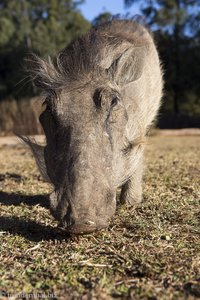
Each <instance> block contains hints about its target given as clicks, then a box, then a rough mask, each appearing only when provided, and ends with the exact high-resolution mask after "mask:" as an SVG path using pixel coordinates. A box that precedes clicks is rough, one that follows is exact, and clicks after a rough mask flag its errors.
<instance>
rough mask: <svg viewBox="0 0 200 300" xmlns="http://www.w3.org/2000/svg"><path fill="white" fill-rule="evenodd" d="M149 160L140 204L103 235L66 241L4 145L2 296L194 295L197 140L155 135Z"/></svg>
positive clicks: (29, 171) (198, 286) (31, 169)
mask: <svg viewBox="0 0 200 300" xmlns="http://www.w3.org/2000/svg"><path fill="white" fill-rule="evenodd" d="M146 152H147V168H146V175H145V184H144V202H143V204H142V205H140V206H139V207H138V208H137V209H136V210H135V211H131V210H127V209H126V208H125V207H121V208H119V209H118V211H117V213H116V216H115V217H114V218H113V220H112V221H111V223H110V226H109V228H108V229H107V230H104V231H101V232H97V233H94V234H90V235H87V236H79V237H69V236H67V235H66V234H64V233H63V232H60V231H59V229H58V228H57V227H56V225H57V224H56V222H55V221H54V220H53V218H52V217H51V216H50V214H49V211H48V200H47V198H46V197H45V195H46V194H47V193H48V192H49V191H50V189H51V188H50V187H49V186H48V185H47V184H46V183H44V182H43V181H42V180H41V178H40V176H39V174H38V172H37V170H36V167H35V164H34V162H33V159H32V157H31V155H30V154H29V152H28V151H27V149H25V148H23V147H22V146H15V147H12V146H7V147H5V146H4V147H2V149H1V152H0V165H1V169H0V170H1V171H0V172H1V174H0V190H1V192H0V204H1V206H0V209H1V214H0V239H1V243H0V249H1V250H0V290H1V291H2V292H4V294H6V293H10V295H12V296H13V298H12V299H16V298H17V297H19V298H20V296H19V293H22V292H24V293H26V294H25V295H24V299H26V298H28V296H30V295H29V294H28V293H38V295H37V296H38V297H39V296H41V295H42V294H39V293H45V295H46V296H45V295H44V294H43V296H45V297H46V298H47V297H48V296H49V297H54V298H55V299H113V298H118V299H149V300H156V299H159V300H160V299H166V300H169V299H195V298H198V297H200V230H199V228H200V227H199V226H200V215H199V204H200V194H199V192H200V191H199V186H200V160H199V157H200V137H198V136H196V137H164V136H163V137H162V136H161V137H159V136H155V137H152V138H151V139H150V145H149V146H148V149H147V151H146ZM48 293H52V294H53V295H52V294H48ZM2 294H3V293H2ZM21 296H22V295H21ZM0 298H3V296H2V297H1V296H0ZM19 298H18V299H19ZM21 298H22V297H21Z"/></svg>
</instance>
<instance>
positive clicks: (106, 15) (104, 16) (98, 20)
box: [92, 12, 112, 26]
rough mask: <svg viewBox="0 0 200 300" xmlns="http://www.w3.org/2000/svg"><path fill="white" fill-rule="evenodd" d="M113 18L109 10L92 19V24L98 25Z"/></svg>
mask: <svg viewBox="0 0 200 300" xmlns="http://www.w3.org/2000/svg"><path fill="white" fill-rule="evenodd" d="M111 18H112V15H111V14H110V13H109V12H104V13H102V14H100V15H98V16H97V17H96V18H95V19H94V20H93V21H92V25H93V26H98V25H100V24H102V23H105V22H107V21H109V20H110V19H111Z"/></svg>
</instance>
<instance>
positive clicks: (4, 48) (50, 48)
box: [0, 0, 90, 98]
mask: <svg viewBox="0 0 200 300" xmlns="http://www.w3.org/2000/svg"><path fill="white" fill-rule="evenodd" d="M81 2H82V1H79V2H77V1H73V0H62V1H59V0H33V1H28V0H18V1H15V0H7V1H4V0H0V60H1V65H0V82H1V84H0V98H4V97H6V96H8V95H13V96H15V97H21V96H23V95H26V96H27V95H28V94H30V95H32V93H33V91H32V90H31V89H30V88H29V90H27V87H26V89H24V88H22V87H21V85H19V87H18V86H17V87H16V86H15V85H16V84H17V83H18V82H19V81H20V80H21V79H22V78H24V77H25V75H24V73H23V70H22V64H23V59H24V57H25V56H27V54H28V53H29V52H36V53H39V54H40V55H42V56H47V55H54V54H55V53H56V52H57V51H59V50H61V49H62V48H64V47H65V46H66V45H67V44H69V43H70V41H71V40H72V39H74V38H76V37H77V36H79V35H82V34H84V33H85V32H86V31H87V30H88V29H89V28H90V24H89V22H88V21H86V20H85V19H84V17H83V16H82V15H81V14H80V12H79V10H78V8H77V5H78V4H80V3H81ZM27 93H28V94H27Z"/></svg>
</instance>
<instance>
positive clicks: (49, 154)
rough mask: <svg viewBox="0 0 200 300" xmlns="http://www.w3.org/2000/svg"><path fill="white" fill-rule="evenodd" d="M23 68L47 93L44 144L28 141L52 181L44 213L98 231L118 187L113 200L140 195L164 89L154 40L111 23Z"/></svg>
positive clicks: (125, 24)
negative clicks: (147, 141) (53, 55)
mask: <svg viewBox="0 0 200 300" xmlns="http://www.w3.org/2000/svg"><path fill="white" fill-rule="evenodd" d="M28 68H30V70H31V74H32V78H33V81H34V83H35V85H36V86H38V87H40V88H41V89H43V91H44V92H45V94H46V100H45V101H44V104H45V110H44V111H43V113H42V114H41V115H40V122H41V124H42V127H43V129H44V132H45V135H46V146H45V147H42V146H40V145H37V144H36V143H34V142H33V141H31V140H27V143H28V144H29V145H30V147H31V148H32V151H33V153H34V156H35V158H36V162H37V164H38V166H39V169H40V171H41V173H42V175H43V176H44V177H45V178H46V179H47V180H48V181H49V182H51V183H52V184H53V187H54V191H53V193H52V194H51V195H50V207H51V212H52V214H53V216H54V217H55V218H56V219H57V220H59V221H60V224H61V226H62V227H63V228H65V229H66V230H67V231H68V232H71V233H77V234H78V233H89V232H93V231H95V230H99V229H102V228H104V227H106V226H108V222H109V219H110V218H111V216H113V214H114V213H115V210H116V191H117V188H119V187H121V195H120V197H119V201H120V202H123V203H127V204H130V205H135V204H136V203H139V202H140V201H141V198H142V173H143V162H142V161H143V152H144V146H145V139H146V138H145V137H146V135H147V131H148V130H149V127H150V126H151V124H152V121H153V120H154V119H155V116H156V114H157V112H158V109H159V105H160V100H161V95H162V86H163V83H162V71H161V67H160V62H159V58H158V54H157V50H156V47H155V44H154V41H153V38H152V36H151V34H150V33H149V32H148V30H146V29H145V28H144V27H143V26H142V25H140V24H138V23H137V22H135V21H131V20H113V21H110V22H107V23H105V24H103V25H100V26H98V27H96V28H92V29H91V30H90V31H89V32H88V33H87V34H86V35H84V36H82V37H80V38H78V39H77V40H75V41H74V42H72V43H71V44H70V45H69V46H67V47H66V48H65V49H64V50H63V51H62V52H60V53H59V54H58V56H57V57H56V59H54V60H53V61H49V62H46V61H44V60H42V59H40V58H38V57H36V56H33V57H31V59H30V60H29V67H28Z"/></svg>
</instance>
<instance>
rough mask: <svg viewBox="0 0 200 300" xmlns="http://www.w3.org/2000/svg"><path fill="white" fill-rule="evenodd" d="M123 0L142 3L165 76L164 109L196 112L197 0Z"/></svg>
mask: <svg viewBox="0 0 200 300" xmlns="http://www.w3.org/2000/svg"><path fill="white" fill-rule="evenodd" d="M124 1H125V5H126V7H129V6H130V5H133V4H134V3H136V2H140V3H141V11H142V13H143V14H144V16H145V18H146V22H147V24H148V25H149V26H150V27H151V29H152V30H153V31H154V34H155V37H156V39H157V42H158V47H159V50H160V55H161V59H162V61H163V65H164V70H165V78H166V96H165V99H166V100H165V105H164V110H167V111H170V110H173V112H174V113H175V114H176V115H178V114H180V113H187V114H188V113H190V114H191V115H192V114H196V113H199V112H200V108H199V106H200V92H199V89H200V83H199V79H198V74H199V71H200V70H199V68H200V67H199V63H200V51H199V30H200V27H199V21H200V0H156V1H151V0H147V1H140V0H124ZM172 105H173V106H172Z"/></svg>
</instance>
